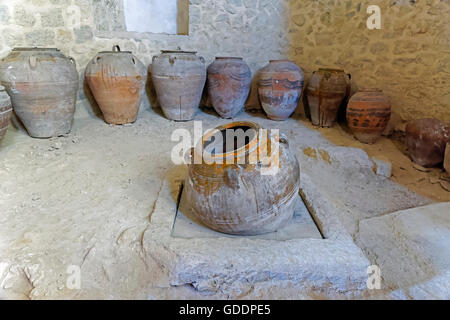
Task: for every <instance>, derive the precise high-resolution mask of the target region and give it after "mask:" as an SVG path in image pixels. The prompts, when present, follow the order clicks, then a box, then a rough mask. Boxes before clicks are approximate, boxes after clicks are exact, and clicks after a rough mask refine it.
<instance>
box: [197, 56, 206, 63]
mask: <svg viewBox="0 0 450 320" xmlns="http://www.w3.org/2000/svg"><path fill="white" fill-rule="evenodd" d="M198 59H199V60H200V61H201V62H202V63H205V62H206V60H205V58H203V57H202V56H200V57H198Z"/></svg>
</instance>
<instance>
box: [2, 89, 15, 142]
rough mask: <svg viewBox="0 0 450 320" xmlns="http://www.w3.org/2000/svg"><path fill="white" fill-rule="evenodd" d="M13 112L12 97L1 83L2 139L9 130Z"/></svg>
mask: <svg viewBox="0 0 450 320" xmlns="http://www.w3.org/2000/svg"><path fill="white" fill-rule="evenodd" d="M11 113H12V106H11V99H10V98H9V95H8V94H7V93H6V90H5V87H3V86H1V85H0V140H1V139H2V138H3V137H4V136H5V133H6V130H8V125H9V119H11Z"/></svg>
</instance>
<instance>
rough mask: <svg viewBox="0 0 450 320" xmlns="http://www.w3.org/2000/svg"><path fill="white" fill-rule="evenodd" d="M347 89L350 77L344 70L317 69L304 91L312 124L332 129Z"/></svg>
mask: <svg viewBox="0 0 450 320" xmlns="http://www.w3.org/2000/svg"><path fill="white" fill-rule="evenodd" d="M349 88H350V76H349V75H346V74H345V73H344V70H339V69H319V70H318V71H317V72H314V74H313V76H312V77H311V79H310V80H309V83H308V87H307V89H306V92H307V98H308V104H309V109H310V113H311V122H312V124H313V125H315V126H320V127H332V126H333V125H334V124H335V123H336V118H337V115H338V110H339V106H340V105H341V104H342V101H343V100H344V99H345V97H346V96H347V94H348V92H349Z"/></svg>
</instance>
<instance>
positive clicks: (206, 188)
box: [185, 122, 300, 235]
mask: <svg viewBox="0 0 450 320" xmlns="http://www.w3.org/2000/svg"><path fill="white" fill-rule="evenodd" d="M234 129H237V130H241V132H242V134H243V135H244V136H245V137H246V139H241V141H240V142H234V143H231V144H230V145H225V146H224V148H222V146H223V145H222V144H221V143H222V142H223V141H222V142H220V139H219V142H218V150H215V151H216V152H212V150H214V148H215V147H216V145H214V143H215V142H213V143H212V144H211V140H212V138H211V137H212V136H216V135H219V136H222V137H225V136H226V132H227V130H234ZM260 129H262V128H261V127H260V126H259V125H258V124H256V123H252V122H233V123H229V124H226V125H223V126H219V127H217V128H215V129H214V130H212V131H210V132H209V133H208V134H206V135H205V136H203V138H202V140H201V141H200V142H199V144H198V145H197V147H196V148H192V149H191V151H190V152H189V153H188V160H189V161H188V163H189V164H188V174H187V178H186V182H185V191H186V193H187V199H189V203H190V206H191V208H192V209H193V212H194V214H195V215H196V216H197V218H198V219H199V220H200V221H201V222H202V223H203V224H205V225H206V226H208V227H209V228H211V229H213V230H216V231H219V232H223V233H227V234H235V235H256V234H263V233H268V232H273V231H275V230H277V229H279V228H281V227H283V226H285V225H286V223H288V222H289V221H290V219H291V218H292V216H293V214H294V206H295V201H296V199H297V197H298V191H299V184H300V169H299V164H298V161H297V158H296V157H295V155H294V154H293V153H292V152H291V151H290V150H289V145H288V142H287V139H286V138H285V137H283V136H279V135H273V134H272V133H271V132H269V133H268V134H267V135H264V134H258V133H260V132H264V131H260ZM266 132H267V131H266ZM262 137H267V139H264V138H262ZM225 141H226V140H225ZM202 146H203V147H204V152H202V150H203V148H202ZM277 146H278V148H277ZM263 150H267V152H265V153H263V152H262V151H263ZM258 154H265V156H262V157H259V156H258ZM217 162H219V163H217ZM268 164H272V166H270V165H268ZM265 165H267V166H266V167H264V166H265ZM274 168H276V169H277V170H274Z"/></svg>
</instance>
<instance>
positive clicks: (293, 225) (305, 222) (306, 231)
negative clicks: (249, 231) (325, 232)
mask: <svg viewBox="0 0 450 320" xmlns="http://www.w3.org/2000/svg"><path fill="white" fill-rule="evenodd" d="M171 235H172V237H175V238H186V239H193V238H220V237H227V238H242V237H241V236H234V235H229V234H224V233H220V232H217V231H214V230H211V229H209V228H208V227H207V226H205V225H203V224H202V222H201V221H200V220H199V219H197V218H196V217H195V214H194V213H193V212H192V208H191V207H190V206H189V204H188V202H187V198H186V193H185V192H183V193H182V196H181V200H180V205H179V208H178V212H177V213H176V216H175V221H174V225H173V229H172V233H171ZM245 238H249V239H266V240H278V241H284V240H292V239H306V238H312V239H322V235H321V234H320V231H319V230H318V229H317V226H316V225H315V223H314V221H313V219H312V218H311V215H310V214H309V211H308V209H307V208H306V206H305V204H304V203H303V201H302V199H301V198H300V197H298V198H297V200H296V207H295V213H294V217H293V218H292V220H291V221H290V222H289V223H288V225H287V226H285V227H284V228H282V229H280V230H277V231H275V232H271V233H268V234H261V235H256V236H247V237H245Z"/></svg>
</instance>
